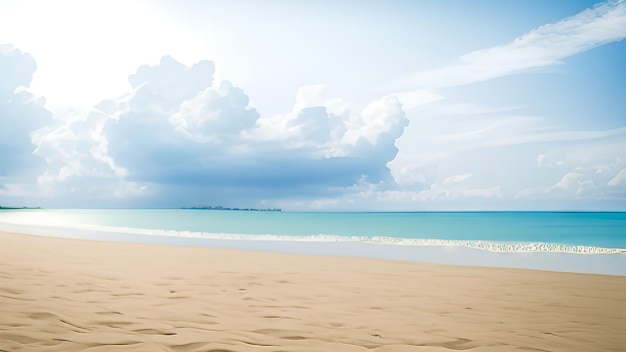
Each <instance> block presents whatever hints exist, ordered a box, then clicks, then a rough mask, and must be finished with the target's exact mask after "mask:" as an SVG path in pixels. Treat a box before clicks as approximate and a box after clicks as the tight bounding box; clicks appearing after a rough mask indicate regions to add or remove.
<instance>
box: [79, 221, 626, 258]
mask: <svg viewBox="0 0 626 352" xmlns="http://www.w3.org/2000/svg"><path fill="white" fill-rule="evenodd" d="M81 227H82V228H84V229H85V230H91V231H98V232H112V233H122V234H134V235H146V236H165V237H183V238H197V239H207V240H235V241H286V242H358V243H368V244H378V245H394V246H415V247H466V248H472V249H478V250H484V251H488V252H495V253H531V252H551V253H568V254H626V248H605V247H593V246H577V245H568V244H560V243H548V242H497V241H485V240H444V239H419V238H398V237H389V236H340V235H328V234H319V235H306V236H295V235H273V234H238V233H214V232H196V231H178V230H159V229H142V228H132V227H113V226H102V225H85V226H81Z"/></svg>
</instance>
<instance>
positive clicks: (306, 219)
mask: <svg viewBox="0 0 626 352" xmlns="http://www.w3.org/2000/svg"><path fill="white" fill-rule="evenodd" d="M0 230H4V231H13V232H23V233H30V234H39V235H52V236H62V237H74V238H85V239H97V240H113V241H130V242H150V243H165V244H174V245H194V246H209V247H226V248H243V249H254V250H272V251H279V252H293V253H308V254H330V255H358V256H368V257H381V258H386V259H400V260H416V261H430V262H443V263H451V264H459V261H460V262H461V264H470V265H492V264H493V265H495V266H507V267H524V268H527V267H531V268H533V267H535V266H533V263H526V261H527V260H528V259H529V258H530V257H529V256H528V254H533V255H534V256H535V258H539V257H545V254H546V253H550V254H553V255H552V256H550V257H546V258H549V259H551V260H550V261H554V260H553V259H554V258H556V257H555V256H554V254H568V255H575V257H577V258H578V259H577V262H578V263H579V264H580V265H582V266H583V268H582V269H580V270H573V271H577V272H578V271H583V272H584V271H585V270H586V269H585V268H584V266H585V265H587V264H584V263H583V262H586V263H588V264H589V263H590V264H589V265H590V266H592V267H593V266H597V263H598V261H607V263H608V264H606V265H609V266H614V265H620V266H622V264H626V261H625V259H624V258H626V255H624V254H626V213H610V212H608V213H599V212H379V213H377V212H345V213H324V212H278V211H271V212H270V211H232V210H191V209H81V210H61V209H45V210H39V209H37V210H15V211H13V210H2V211H0ZM487 253H490V254H487ZM524 253H526V254H527V255H526V256H523V255H522V254H524ZM497 254H516V255H509V256H507V257H506V258H507V259H506V260H504V261H505V262H510V261H511V259H512V258H513V259H514V258H521V259H520V260H518V261H517V262H520V263H521V264H520V263H517V262H516V263H517V264H507V263H504V264H502V263H501V262H502V259H501V258H503V257H502V256H501V255H500V256H498V255H497ZM585 256H587V257H593V258H599V257H605V258H604V259H601V260H600V259H594V261H593V262H589V258H587V259H585V260H581V259H580V258H581V257H585ZM470 257H471V258H473V259H472V260H468V259H467V258H470ZM569 257H571V256H568V258H569ZM608 257H611V258H617V257H619V259H611V260H608V259H606V258H608ZM463 258H465V259H463ZM477 258H478V259H477ZM490 258H491V259H490ZM498 258H500V259H498ZM559 258H565V257H564V256H563V255H561V256H559ZM494 260H495V262H494ZM514 261H515V260H514ZM531 261H532V260H531ZM543 262H545V260H543ZM556 262H557V263H558V262H559V261H556ZM494 263H495V264H494ZM603 265H604V264H603ZM623 267H624V268H623V269H622V268H619V270H618V271H619V272H620V273H621V272H624V275H626V265H623ZM537 268H540V269H545V268H547V269H549V270H552V269H553V268H552V267H550V266H541V265H539V266H537ZM565 269H567V268H565ZM565 271H568V270H565ZM586 271H590V272H596V271H594V269H593V268H591V269H588V270H586ZM602 272H603V273H604V272H606V270H604V271H602Z"/></svg>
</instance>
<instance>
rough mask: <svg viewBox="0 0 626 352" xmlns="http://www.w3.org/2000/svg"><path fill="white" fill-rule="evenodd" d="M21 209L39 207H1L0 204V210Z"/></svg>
mask: <svg viewBox="0 0 626 352" xmlns="http://www.w3.org/2000/svg"><path fill="white" fill-rule="evenodd" d="M21 209H41V207H3V206H2V205H0V210H21Z"/></svg>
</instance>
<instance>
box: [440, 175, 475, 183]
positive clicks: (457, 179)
mask: <svg viewBox="0 0 626 352" xmlns="http://www.w3.org/2000/svg"><path fill="white" fill-rule="evenodd" d="M470 177H472V174H461V175H454V176H450V177H446V178H445V179H444V180H443V184H444V185H448V184H452V183H458V182H461V181H464V180H467V179H468V178H470Z"/></svg>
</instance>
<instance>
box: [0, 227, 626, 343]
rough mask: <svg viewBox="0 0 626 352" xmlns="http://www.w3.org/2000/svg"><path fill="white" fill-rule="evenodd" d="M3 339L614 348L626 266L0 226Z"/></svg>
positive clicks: (625, 314) (624, 302)
mask: <svg viewBox="0 0 626 352" xmlns="http://www.w3.org/2000/svg"><path fill="white" fill-rule="evenodd" d="M0 268H1V269H0V275H1V276H2V279H1V280H0V282H1V283H2V285H0V287H1V290H0V307H1V308H0V309H1V310H2V312H1V314H0V349H3V350H7V351H12V350H18V349H19V350H25V351H29V350H32V351H34V350H37V351H82V350H86V349H89V350H94V351H97V350H107V348H109V349H111V348H115V349H116V350H125V351H150V350H157V349H162V350H168V351H189V352H191V351H211V350H212V351H268V350H269V351H273V350H280V351H289V352H291V351H294V352H295V351H330V350H334V351H367V350H373V351H376V352H389V351H407V352H412V351H415V352H420V351H439V352H442V351H454V350H459V349H470V350H472V351H478V352H480V351H482V352H484V351H513V350H520V349H525V350H550V351H589V350H605V351H618V350H620V348H622V347H623V346H624V345H625V344H626V337H624V335H623V334H622V333H621V332H622V331H623V328H624V321H626V311H624V310H623V309H615V308H616V307H624V306H626V298H624V297H623V294H622V293H623V292H626V277H623V276H609V275H590V274H572V273H558V272H549V271H539V270H522V269H505V268H488V267H473V266H453V265H441V264H426V263H415V262H408V261H396V260H386V259H375V258H355V257H345V256H334V255H325V256H319V255H304V254H286V253H268V252H259V251H246V250H241V249H223V248H222V249H219V248H204V247H193V246H168V245H162V244H146V243H119V242H102V241H93V240H91V241H87V240H79V239H69V238H51V237H40V236H31V235H22V234H9V233H0Z"/></svg>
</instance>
